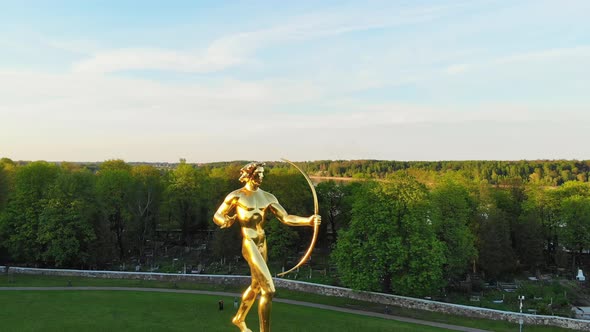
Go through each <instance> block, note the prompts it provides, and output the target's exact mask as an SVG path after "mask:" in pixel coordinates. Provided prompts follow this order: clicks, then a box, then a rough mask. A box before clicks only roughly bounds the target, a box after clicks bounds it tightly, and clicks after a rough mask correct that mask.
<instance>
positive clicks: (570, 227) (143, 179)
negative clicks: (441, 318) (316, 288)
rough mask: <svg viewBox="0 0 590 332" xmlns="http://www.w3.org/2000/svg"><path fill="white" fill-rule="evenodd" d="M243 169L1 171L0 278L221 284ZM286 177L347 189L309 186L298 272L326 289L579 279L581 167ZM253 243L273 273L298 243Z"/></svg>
mask: <svg viewBox="0 0 590 332" xmlns="http://www.w3.org/2000/svg"><path fill="white" fill-rule="evenodd" d="M244 164H245V162H224V163H211V164H190V163H187V162H186V161H184V160H181V161H180V162H179V163H176V164H172V166H170V167H161V166H158V165H152V164H142V163H127V162H125V161H123V160H107V161H104V162H101V163H93V164H91V163H70V162H61V163H50V162H44V161H35V162H15V161H12V160H10V159H8V158H3V159H1V160H0V265H22V266H38V267H58V268H82V269H114V270H120V269H124V268H125V266H131V265H133V266H136V265H137V266H140V265H141V266H152V267H153V266H155V265H157V266H160V270H159V271H163V270H165V269H164V266H163V261H164V260H166V261H170V257H176V256H180V255H184V256H185V257H190V258H187V259H185V260H184V262H185V264H186V263H187V262H188V263H189V264H191V265H192V266H193V267H192V269H197V268H196V266H199V268H198V270H199V271H201V270H202V271H206V272H207V273H215V272H220V273H221V272H223V273H232V270H231V265H232V264H234V267H235V269H237V268H238V266H239V265H240V258H239V257H240V244H241V242H240V240H239V239H240V233H239V228H238V227H237V225H234V226H233V227H231V228H230V229H227V230H220V229H218V228H217V226H215V224H214V223H213V222H212V216H213V214H214V212H215V210H216V209H217V207H218V206H219V204H221V202H222V201H223V199H224V197H225V196H226V195H227V194H228V193H229V192H231V191H232V190H234V189H237V188H239V187H240V186H241V185H240V183H239V181H238V177H239V169H240V167H241V166H243V165H244ZM298 164H299V165H300V166H301V167H302V168H303V169H304V170H305V171H306V172H307V173H308V174H309V175H312V176H316V177H345V178H351V179H354V180H355V181H347V182H345V183H344V182H341V181H337V182H335V181H327V180H326V181H319V182H318V183H317V185H316V190H317V194H318V198H319V203H320V214H321V215H322V220H323V222H322V225H321V229H320V236H319V240H318V244H317V249H316V252H317V254H314V255H321V256H322V257H324V258H325V259H324V260H321V259H320V260H318V259H315V261H313V260H314V259H312V262H311V263H310V264H312V265H313V264H324V265H325V266H324V268H325V270H326V271H330V274H331V275H333V276H334V278H333V279H331V283H333V284H336V285H342V286H346V287H351V288H354V289H362V290H371V291H383V292H389V293H395V294H401V295H410V296H428V295H433V294H437V293H440V292H444V291H445V290H447V289H452V288H456V287H458V285H459V284H460V282H461V281H462V280H465V278H466V277H467V276H475V275H477V276H478V277H481V278H482V279H484V280H487V281H489V280H504V279H508V278H511V277H512V276H514V275H518V274H527V273H528V274H529V275H539V274H541V273H545V272H561V273H565V274H569V275H573V274H574V272H575V271H577V269H578V268H579V267H584V268H585V269H586V270H587V268H588V261H587V258H586V252H587V249H589V248H590V185H589V183H588V174H589V172H590V161H567V160H556V161H441V162H401V161H376V160H359V161H313V162H302V163H298ZM266 173H267V174H266V176H265V179H264V183H263V185H262V189H264V190H266V191H268V192H271V193H273V194H274V195H275V196H276V197H277V198H278V199H279V201H280V202H281V204H282V205H283V206H284V207H285V208H286V209H287V211H288V212H289V213H291V214H297V215H303V216H306V215H310V214H312V211H313V203H312V195H311V192H310V190H309V187H308V185H307V183H306V181H305V179H304V178H303V177H302V176H301V174H300V173H299V172H298V171H297V170H296V169H294V168H292V167H291V166H289V165H287V164H285V163H279V162H268V163H267V167H266ZM320 180H321V178H320ZM265 230H266V233H267V237H268V247H269V265H271V266H276V267H287V268H288V267H290V265H291V264H293V263H294V262H296V261H297V260H298V258H299V257H301V255H300V254H299V253H300V252H301V251H302V250H304V249H305V248H306V247H307V246H308V244H309V239H310V237H311V233H310V231H309V230H308V229H300V228H295V227H287V226H285V225H282V224H280V223H279V222H278V221H277V220H276V219H273V218H272V217H270V218H269V220H268V222H267V224H266V227H265ZM190 253H195V254H194V255H191V254H190ZM241 263H242V264H243V260H242V262H241ZM228 266H229V268H228ZM228 269H229V270H228Z"/></svg>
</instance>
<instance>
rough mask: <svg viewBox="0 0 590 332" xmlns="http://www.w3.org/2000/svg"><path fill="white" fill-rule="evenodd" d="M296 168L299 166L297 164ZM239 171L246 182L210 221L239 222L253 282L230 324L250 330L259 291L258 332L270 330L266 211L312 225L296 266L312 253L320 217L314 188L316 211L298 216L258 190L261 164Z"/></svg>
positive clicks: (284, 219)
mask: <svg viewBox="0 0 590 332" xmlns="http://www.w3.org/2000/svg"><path fill="white" fill-rule="evenodd" d="M289 163H291V162H289ZM291 164H292V163H291ZM292 165H294V164H292ZM294 166H295V165H294ZM295 167H297V166H295ZM297 169H299V168H298V167H297ZM299 170H300V169H299ZM300 171H301V170H300ZM240 173H241V175H240V182H245V183H246V184H245V185H244V187H242V188H241V189H238V190H235V191H233V192H231V193H230V194H229V195H227V197H226V198H225V200H224V201H223V203H222V204H221V206H220V207H219V209H217V212H215V216H214V217H213V221H214V222H215V223H216V224H217V225H218V226H220V227H221V228H227V227H230V226H231V225H232V224H233V223H234V222H235V221H236V219H237V220H238V221H239V223H240V227H241V228H242V237H243V240H242V255H243V256H244V259H246V261H247V262H248V265H249V266H250V271H251V275H252V284H251V285H250V286H249V287H248V289H246V291H244V294H242V302H241V303H240V306H239V308H238V312H237V313H236V315H235V316H234V318H233V319H232V323H233V324H234V325H236V326H237V327H238V328H239V329H240V331H242V332H244V331H249V332H251V330H250V329H248V327H247V326H246V322H245V321H246V316H247V315H248V311H250V308H251V307H252V304H254V301H256V297H257V296H258V294H260V300H259V302H258V317H259V320H260V332H269V331H270V311H271V307H272V298H273V296H274V294H275V286H274V283H273V281H272V276H271V274H270V271H269V270H268V266H267V265H266V260H267V250H266V237H265V236H264V224H265V217H266V212H267V211H270V212H272V213H273V214H274V215H275V216H276V217H277V219H279V221H281V222H282V223H284V224H286V225H289V226H312V227H314V238H313V239H312V245H311V246H310V248H309V249H308V252H307V253H306V255H305V256H304V258H303V259H302V260H301V262H300V263H299V264H297V266H296V267H298V266H299V265H301V264H302V263H303V262H304V261H305V260H306V259H307V258H308V257H309V254H311V249H312V248H313V244H314V243H315V240H316V238H317V230H318V226H319V224H320V223H321V217H320V216H319V215H318V214H317V213H318V212H317V197H316V195H315V191H313V193H314V203H315V214H314V215H312V216H310V217H299V216H295V215H290V214H288V213H287V211H285V209H284V208H283V207H282V206H281V205H280V204H279V201H278V200H277V199H276V197H275V196H274V195H272V194H271V193H268V192H266V191H264V190H262V189H260V188H259V187H260V185H261V183H262V179H263V178H264V163H250V164H248V165H246V166H244V167H242V169H240ZM302 173H303V172H302ZM303 174H304V176H305V178H306V179H307V180H308V183H309V184H310V185H311V181H310V180H309V177H307V175H305V173H303ZM312 190H313V185H312ZM232 213H233V214H232ZM230 214H232V215H230ZM296 267H295V268H296ZM295 268H293V269H295ZM293 269H291V270H289V271H287V272H284V273H283V274H285V273H288V272H290V271H292V270H293Z"/></svg>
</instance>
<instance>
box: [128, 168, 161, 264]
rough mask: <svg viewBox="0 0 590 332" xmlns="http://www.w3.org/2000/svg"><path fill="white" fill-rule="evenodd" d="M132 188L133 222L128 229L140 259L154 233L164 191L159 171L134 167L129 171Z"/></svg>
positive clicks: (131, 208) (131, 206) (131, 207)
mask: <svg viewBox="0 0 590 332" xmlns="http://www.w3.org/2000/svg"><path fill="white" fill-rule="evenodd" d="M131 175H132V177H133V184H132V186H133V188H132V191H131V202H130V211H131V213H132V214H133V222H132V223H131V225H130V227H129V233H130V234H131V238H132V241H131V242H132V244H133V246H134V247H135V250H136V251H137V253H138V254H139V256H140V257H144V251H145V247H146V242H147V240H148V239H150V238H153V236H154V234H155V232H156V226H157V221H158V218H159V209H160V204H161V201H162V193H163V190H164V187H163V183H162V179H161V175H160V171H158V170H157V169H156V168H154V167H152V166H147V165H142V166H135V167H133V168H132V170H131Z"/></svg>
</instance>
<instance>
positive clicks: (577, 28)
mask: <svg viewBox="0 0 590 332" xmlns="http://www.w3.org/2000/svg"><path fill="white" fill-rule="evenodd" d="M588 12H590V2H588V1H582V0H571V1H567V2H560V3H557V2H551V1H522V2H518V3H512V2H505V1H497V0H486V1H480V2H475V3H474V2H470V1H452V2H446V3H444V4H440V3H439V2H435V1H417V2H408V3H402V2H388V1H369V2H357V1H351V2H344V3H342V2H332V1H329V2H322V3H316V2H313V1H302V2H297V3H281V4H280V5H278V4H276V3H272V2H264V1H262V2H255V3H242V2H229V1H221V2H217V1H201V2H198V3H193V2H190V1H171V2H169V3H166V4H165V5H164V4H158V3H152V2H145V3H139V5H138V4H137V3H134V2H125V3H120V2H115V1H105V2H100V3H85V2H83V3H72V2H67V1H55V2H52V3H45V2H43V1H30V2H27V3H26V4H19V3H9V4H5V6H4V7H3V11H2V13H0V46H1V47H2V49H3V54H2V55H0V155H3V156H7V157H8V158H11V159H13V160H22V161H34V160H61V161H67V160H70V161H71V160H96V161H95V162H100V161H104V160H109V159H122V160H125V161H128V160H143V161H142V162H153V163H157V162H167V163H175V162H177V161H178V160H179V159H180V158H184V159H186V160H187V162H190V163H213V162H225V161H221V160H278V159H279V158H280V157H283V156H286V157H289V159H292V160H294V161H306V160H307V161H312V160H314V161H318V160H397V161H486V160H487V161H491V160H501V161H517V160H529V161H530V160H588V159H590V151H588V149H585V148H584V143H585V142H588V141H590V112H588V108H589V105H590V94H588V88H587V87H588V86H590V35H589V34H588V33H587V32H588V31H590V21H589V20H587V13H588Z"/></svg>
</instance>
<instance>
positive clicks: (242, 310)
mask: <svg viewBox="0 0 590 332" xmlns="http://www.w3.org/2000/svg"><path fill="white" fill-rule="evenodd" d="M259 292H260V287H259V286H258V285H257V284H256V283H255V282H254V281H253V282H252V285H250V287H248V289H246V291H245V292H244V294H242V302H241V303H240V307H239V308H238V312H237V313H236V315H235V316H234V318H233V319H232V323H233V324H234V325H235V326H237V327H238V328H239V329H240V331H242V332H251V330H250V329H249V328H248V327H247V326H246V316H247V315H248V312H249V311H250V308H252V304H254V301H256V296H257V295H258V293H259Z"/></svg>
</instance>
